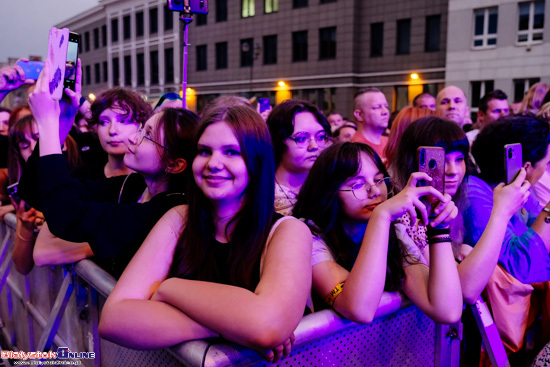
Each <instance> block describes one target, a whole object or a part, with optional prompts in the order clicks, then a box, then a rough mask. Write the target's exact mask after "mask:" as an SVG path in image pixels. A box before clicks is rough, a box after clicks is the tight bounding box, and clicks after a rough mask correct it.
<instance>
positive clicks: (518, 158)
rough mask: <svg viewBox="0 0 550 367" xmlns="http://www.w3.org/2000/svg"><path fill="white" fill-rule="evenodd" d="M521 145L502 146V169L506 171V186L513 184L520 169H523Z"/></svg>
mask: <svg viewBox="0 0 550 367" xmlns="http://www.w3.org/2000/svg"><path fill="white" fill-rule="evenodd" d="M521 149H522V148H521V143H515V144H506V145H505V146H504V169H505V171H506V185H508V184H509V183H511V182H513V181H514V180H515V179H516V177H517V175H518V173H519V171H520V170H521V167H523V154H522V151H521Z"/></svg>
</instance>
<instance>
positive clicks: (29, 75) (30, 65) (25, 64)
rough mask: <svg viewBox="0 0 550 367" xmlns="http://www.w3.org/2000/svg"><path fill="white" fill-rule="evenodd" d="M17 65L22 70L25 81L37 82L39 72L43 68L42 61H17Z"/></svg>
mask: <svg viewBox="0 0 550 367" xmlns="http://www.w3.org/2000/svg"><path fill="white" fill-rule="evenodd" d="M17 65H18V66H20V67H21V69H23V72H24V73H25V79H33V80H37V79H38V76H39V75H40V72H41V71H42V69H43V68H44V61H23V60H19V61H17Z"/></svg>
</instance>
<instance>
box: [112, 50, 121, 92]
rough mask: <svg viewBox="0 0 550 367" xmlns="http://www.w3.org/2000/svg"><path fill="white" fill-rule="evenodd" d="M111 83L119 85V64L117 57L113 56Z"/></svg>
mask: <svg viewBox="0 0 550 367" xmlns="http://www.w3.org/2000/svg"><path fill="white" fill-rule="evenodd" d="M113 85H120V66H119V65H118V57H114V58H113Z"/></svg>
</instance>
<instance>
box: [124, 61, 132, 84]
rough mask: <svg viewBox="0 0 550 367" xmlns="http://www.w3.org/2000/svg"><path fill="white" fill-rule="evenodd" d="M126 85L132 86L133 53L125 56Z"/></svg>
mask: <svg viewBox="0 0 550 367" xmlns="http://www.w3.org/2000/svg"><path fill="white" fill-rule="evenodd" d="M124 85H127V86H132V55H126V56H124Z"/></svg>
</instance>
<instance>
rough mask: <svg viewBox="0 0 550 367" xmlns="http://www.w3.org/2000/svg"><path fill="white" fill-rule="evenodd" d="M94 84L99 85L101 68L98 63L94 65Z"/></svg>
mask: <svg viewBox="0 0 550 367" xmlns="http://www.w3.org/2000/svg"><path fill="white" fill-rule="evenodd" d="M94 83H96V84H99V83H101V66H100V65H99V63H95V64H94Z"/></svg>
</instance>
